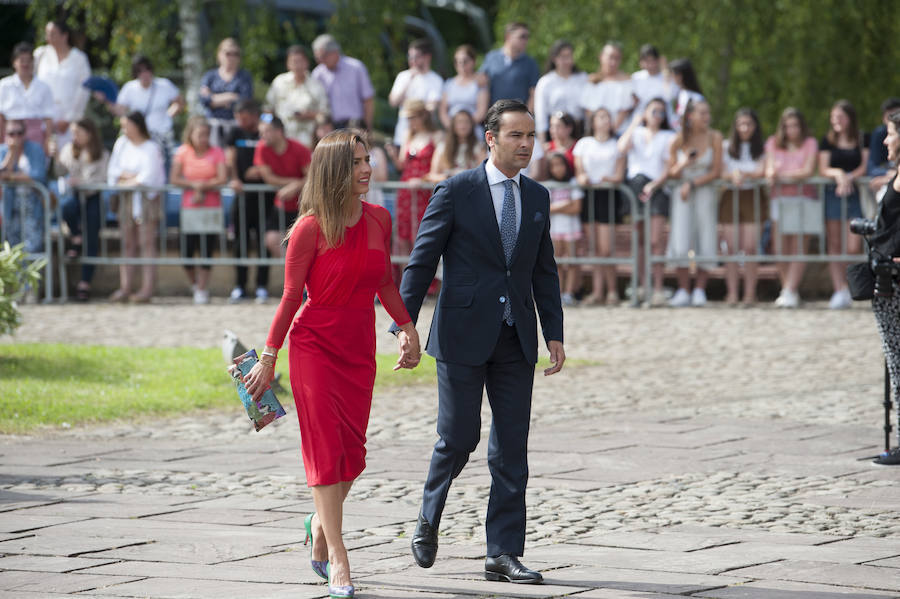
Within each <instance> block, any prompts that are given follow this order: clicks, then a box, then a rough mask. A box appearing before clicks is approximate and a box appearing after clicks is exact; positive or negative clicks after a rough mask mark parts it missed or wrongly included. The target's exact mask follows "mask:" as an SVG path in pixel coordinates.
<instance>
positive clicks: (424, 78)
mask: <svg viewBox="0 0 900 599" xmlns="http://www.w3.org/2000/svg"><path fill="white" fill-rule="evenodd" d="M431 55H432V49H431V43H429V42H428V40H424V39H420V40H416V41H414V42H412V43H411V44H410V45H409V51H408V53H407V60H408V62H409V68H408V69H407V70H405V71H401V72H400V73H398V74H397V78H396V79H395V80H394V86H393V87H392V88H391V93H390V95H389V96H388V102H390V104H391V106H393V107H394V108H399V107H400V106H403V103H404V102H406V101H407V100H422V101H423V102H425V107H426V108H427V109H428V111H429V112H434V110H435V109H436V108H437V105H438V102H440V100H441V93H442V92H443V90H444V80H443V79H441V76H440V75H438V74H437V73H435V72H434V71H432V70H431ZM408 129H409V125H408V124H407V120H406V117H405V116H403V114H402V113H401V114H400V116H398V117H397V127H396V128H395V129H394V144H396V145H398V146H400V145H403V142H404V141H405V140H406V132H407V130H408Z"/></svg>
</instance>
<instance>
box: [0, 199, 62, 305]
mask: <svg viewBox="0 0 900 599" xmlns="http://www.w3.org/2000/svg"><path fill="white" fill-rule="evenodd" d="M21 187H27V188H29V189H31V190H33V191H34V192H35V193H37V194H38V197H39V198H40V201H41V203H42V204H43V209H44V219H43V220H44V223H43V227H44V230H43V234H42V236H43V238H44V249H43V251H42V252H29V253H28V254H27V255H26V259H27V260H30V261H35V260H40V259H42V258H43V259H45V260H46V261H47V262H46V264H45V266H44V302H45V303H49V302H51V301H53V272H54V271H53V266H54V260H53V249H52V248H53V245H52V236H51V233H52V231H51V228H50V227H51V224H52V218H51V216H52V214H53V213H54V211H53V206H52V201H51V196H50V191H49V190H48V189H47V188H46V187H45V186H44V185H43V184H41V183H38V182H37V181H4V182H2V184H0V189H3V192H2V197H0V204H5V203H6V202H17V201H18V197H17V194H16V193H15V192H13V193H6V192H5V190H7V189H9V190H14V189H16V188H21ZM18 208H19V224H20V229H21V230H20V233H21V236H20V239H21V240H22V241H24V240H25V229H26V216H27V214H28V211H29V209H30V206H29V205H28V203H23V204H22V205H20V206H18ZM7 212H8V209H7V208H6V207H4V210H3V213H7ZM57 216H58V212H57ZM0 220H2V222H0V242H2V241H6V240H7V239H8V236H9V232H10V227H11V224H10V223H8V222H6V220H5V219H0ZM57 254H58V256H57V259H58V263H62V245H61V244H60V245H59V246H58V247H57ZM60 287H61V288H62V299H63V301H65V293H66V280H65V278H62V279H60Z"/></svg>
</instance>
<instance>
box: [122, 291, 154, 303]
mask: <svg viewBox="0 0 900 599" xmlns="http://www.w3.org/2000/svg"><path fill="white" fill-rule="evenodd" d="M151 297H153V296H150V295H144V294H143V293H134V294H132V295H130V296H128V301H129V302H131V303H132V304H149V303H150V298H151Z"/></svg>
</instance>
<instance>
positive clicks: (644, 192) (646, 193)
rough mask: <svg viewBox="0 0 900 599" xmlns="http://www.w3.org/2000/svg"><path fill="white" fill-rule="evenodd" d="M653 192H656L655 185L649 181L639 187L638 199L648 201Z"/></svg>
mask: <svg viewBox="0 0 900 599" xmlns="http://www.w3.org/2000/svg"><path fill="white" fill-rule="evenodd" d="M654 193H656V185H654V184H653V182H652V181H651V182H650V183H647V184H646V185H644V188H643V189H641V195H640V197H639V198H638V199H639V200H640V201H642V202H649V201H650V198H652V197H653V194H654Z"/></svg>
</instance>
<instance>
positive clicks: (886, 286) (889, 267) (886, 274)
mask: <svg viewBox="0 0 900 599" xmlns="http://www.w3.org/2000/svg"><path fill="white" fill-rule="evenodd" d="M877 228H878V223H876V222H875V221H874V220H870V219H867V218H854V219H853V220H851V221H850V232H851V233H856V234H857V235H862V236H863V237H865V238H866V241H867V242H868V238H869V236H870V235H872V234H874V233H875V230H876V229H877ZM869 266H870V267H871V268H872V272H873V273H874V274H875V295H876V296H878V297H893V295H894V288H893V284H894V281H896V280H898V279H900V264H897V263H896V262H894V260H893V259H892V258H891V257H890V256H887V257H885V256H882V255H881V254H879V253H878V252H876V251H874V250H870V251H869Z"/></svg>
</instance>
